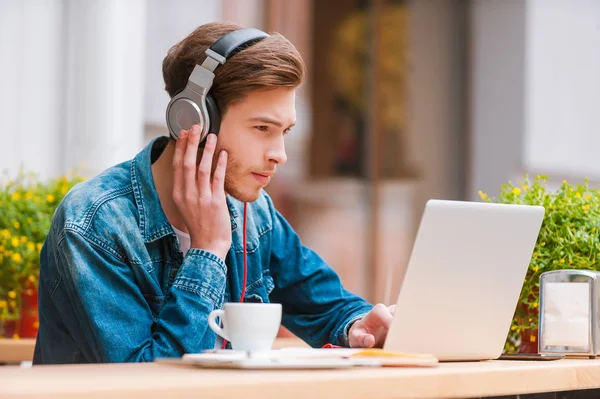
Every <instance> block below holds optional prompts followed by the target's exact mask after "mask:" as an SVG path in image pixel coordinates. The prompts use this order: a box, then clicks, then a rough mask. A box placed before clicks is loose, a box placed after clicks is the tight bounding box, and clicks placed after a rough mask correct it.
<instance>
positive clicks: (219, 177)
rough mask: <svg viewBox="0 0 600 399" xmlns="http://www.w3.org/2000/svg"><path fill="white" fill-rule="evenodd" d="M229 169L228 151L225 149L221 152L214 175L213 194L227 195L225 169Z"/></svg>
mask: <svg viewBox="0 0 600 399" xmlns="http://www.w3.org/2000/svg"><path fill="white" fill-rule="evenodd" d="M226 170H227V151H225V150H223V151H221V152H220V153H219V160H218V161H217V168H216V169H215V174H214V176H213V183H212V188H213V195H214V196H223V197H224V196H225V171H226Z"/></svg>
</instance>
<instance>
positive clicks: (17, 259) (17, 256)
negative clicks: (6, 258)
mask: <svg viewBox="0 0 600 399" xmlns="http://www.w3.org/2000/svg"><path fill="white" fill-rule="evenodd" d="M12 260H13V262H15V263H21V262H22V261H23V257H22V256H21V254H19V253H17V254H13V255H12Z"/></svg>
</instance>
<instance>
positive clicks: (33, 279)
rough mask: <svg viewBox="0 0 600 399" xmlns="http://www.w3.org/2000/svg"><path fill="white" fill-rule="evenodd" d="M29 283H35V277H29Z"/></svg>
mask: <svg viewBox="0 0 600 399" xmlns="http://www.w3.org/2000/svg"><path fill="white" fill-rule="evenodd" d="M27 281H29V282H30V283H35V277H34V276H29V277H27Z"/></svg>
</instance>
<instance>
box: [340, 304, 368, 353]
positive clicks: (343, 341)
mask: <svg viewBox="0 0 600 399" xmlns="http://www.w3.org/2000/svg"><path fill="white" fill-rule="evenodd" d="M368 313H369V312H364V311H363V312H361V313H358V314H355V315H353V316H351V317H350V319H349V320H348V321H347V322H346V324H345V325H344V327H343V328H342V329H341V331H340V333H339V334H338V339H337V341H338V345H340V346H343V347H346V348H348V347H350V337H349V333H350V328H351V327H352V325H353V324H354V323H355V322H356V321H358V320H360V319H362V318H363V317H365V316H366V315H367V314H368Z"/></svg>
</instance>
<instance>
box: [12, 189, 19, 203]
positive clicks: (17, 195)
mask: <svg viewBox="0 0 600 399" xmlns="http://www.w3.org/2000/svg"><path fill="white" fill-rule="evenodd" d="M12 199H13V200H14V201H18V200H20V199H21V193H20V192H18V191H17V192H15V193H13V195H12Z"/></svg>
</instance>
